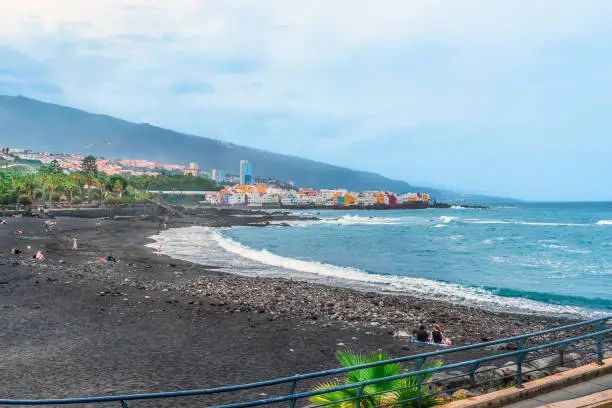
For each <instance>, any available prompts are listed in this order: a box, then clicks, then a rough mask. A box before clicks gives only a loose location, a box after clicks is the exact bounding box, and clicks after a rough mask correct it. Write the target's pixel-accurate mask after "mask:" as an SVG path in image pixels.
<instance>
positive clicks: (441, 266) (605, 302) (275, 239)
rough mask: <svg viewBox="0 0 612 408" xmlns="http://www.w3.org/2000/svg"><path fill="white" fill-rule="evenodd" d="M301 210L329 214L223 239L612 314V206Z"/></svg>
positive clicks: (470, 294) (350, 268)
mask: <svg viewBox="0 0 612 408" xmlns="http://www.w3.org/2000/svg"><path fill="white" fill-rule="evenodd" d="M302 214H305V215H317V216H318V217H321V218H323V221H322V222H300V223H296V225H295V226H293V227H284V228H283V227H273V228H248V227H247V228H234V229H231V230H225V231H223V235H224V238H223V239H227V240H228V241H230V239H231V240H232V241H231V242H232V243H233V244H234V246H233V247H232V246H229V244H224V245H225V247H226V249H229V250H231V251H233V252H235V253H236V254H239V255H240V256H243V257H245V258H250V259H251V260H253V261H257V262H259V263H263V264H266V263H268V264H270V265H273V266H276V267H283V268H284V269H288V270H291V269H292V268H295V269H296V270H297V271H301V272H312V273H316V274H319V275H326V274H327V275H329V276H333V278H334V279H342V278H343V274H345V275H346V276H345V278H346V279H347V280H348V281H351V280H352V281H363V280H364V276H367V277H368V279H366V280H368V281H370V283H372V284H379V285H380V286H381V287H382V288H383V289H385V287H386V288H387V289H390V290H393V291H406V292H411V291H416V293H417V294H420V295H422V296H427V297H432V298H441V299H443V298H445V297H449V296H452V297H455V298H459V299H462V298H463V299H464V300H465V301H466V302H471V301H472V300H480V299H481V298H482V299H485V298H487V299H489V300H491V301H493V302H494V303H496V304H497V306H501V307H502V308H504V304H505V303H504V302H506V303H507V304H506V306H507V307H508V308H512V307H515V306H520V305H521V304H522V305H524V306H525V307H527V308H529V307H531V306H530V305H536V306H537V304H543V305H549V306H550V308H549V309H550V310H551V311H554V310H555V307H557V306H564V307H566V308H565V309H563V308H558V310H560V311H561V310H568V308H570V309H571V308H575V309H576V310H578V309H579V310H583V311H587V314H588V312H604V313H612V203H580V204H516V205H512V206H500V207H494V208H491V209H488V210H470V209H448V210H446V209H445V210H440V209H430V210H410V211H404V210H398V211H395V210H394V211H334V210H329V211H311V212H302ZM328 272H329V273H328ZM332 272H333V273H332ZM365 274H367V275H365ZM400 278H401V279H400ZM492 299H493V300H492ZM523 300H529V301H535V302H528V301H526V302H523ZM534 307H535V306H534Z"/></svg>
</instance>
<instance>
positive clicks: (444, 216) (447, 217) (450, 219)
mask: <svg viewBox="0 0 612 408" xmlns="http://www.w3.org/2000/svg"><path fill="white" fill-rule="evenodd" d="M458 219H459V217H450V216H448V215H443V216H441V217H440V221H442V222H443V223H445V224H448V223H450V222H451V221H453V220H458Z"/></svg>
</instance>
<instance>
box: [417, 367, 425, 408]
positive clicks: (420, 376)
mask: <svg viewBox="0 0 612 408" xmlns="http://www.w3.org/2000/svg"><path fill="white" fill-rule="evenodd" d="M423 364H425V359H424V358H420V359H418V360H417V364H416V367H417V371H421V370H422V369H423ZM422 385H423V374H421V373H419V374H418V375H417V401H416V403H417V408H421V397H422Z"/></svg>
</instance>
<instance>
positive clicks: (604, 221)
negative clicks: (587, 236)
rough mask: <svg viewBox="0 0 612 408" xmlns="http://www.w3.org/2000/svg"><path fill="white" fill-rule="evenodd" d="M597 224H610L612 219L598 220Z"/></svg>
mask: <svg viewBox="0 0 612 408" xmlns="http://www.w3.org/2000/svg"><path fill="white" fill-rule="evenodd" d="M596 224H597V225H612V220H599V221H597V223H596Z"/></svg>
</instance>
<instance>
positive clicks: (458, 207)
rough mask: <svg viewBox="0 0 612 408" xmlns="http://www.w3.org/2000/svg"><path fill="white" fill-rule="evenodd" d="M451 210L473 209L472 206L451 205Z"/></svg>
mask: <svg viewBox="0 0 612 408" xmlns="http://www.w3.org/2000/svg"><path fill="white" fill-rule="evenodd" d="M450 208H451V210H473V208H468V207H462V206H460V205H451V206H450Z"/></svg>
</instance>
